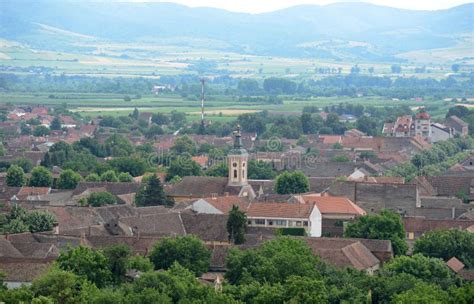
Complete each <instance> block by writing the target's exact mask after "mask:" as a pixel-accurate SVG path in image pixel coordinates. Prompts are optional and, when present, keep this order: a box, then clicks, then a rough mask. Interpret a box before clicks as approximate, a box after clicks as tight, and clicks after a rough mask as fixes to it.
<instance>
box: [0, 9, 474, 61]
mask: <svg viewBox="0 0 474 304" xmlns="http://www.w3.org/2000/svg"><path fill="white" fill-rule="evenodd" d="M473 16H474V4H466V5H462V6H458V7H454V8H452V9H448V10H440V11H410V10H402V9H396V8H389V7H383V6H376V5H371V4H364V3H339V4H333V5H327V6H316V5H303V6H295V7H291V8H288V9H283V10H279V11H275V12H271V13H263V14H255V15H252V14H245V13H234V12H229V11H225V10H221V9H213V8H189V7H186V6H182V5H177V4H171V3H123V2H113V1H112V2H81V3H77V2H66V1H61V2H59V1H46V0H39V1H34V2H30V3H25V2H24V1H2V2H1V3H0V23H1V27H0V37H2V38H8V39H13V40H19V41H22V42H27V43H30V44H33V45H34V44H37V43H40V44H42V45H43V44H45V45H47V43H44V41H41V39H39V37H41V31H40V30H39V29H40V28H39V26H38V25H37V23H41V24H45V25H48V26H52V27H55V28H58V29H61V30H65V31H71V32H75V33H79V34H84V35H89V36H94V37H98V38H101V39H108V40H117V41H131V42H133V41H143V40H149V41H152V40H158V41H159V39H160V38H166V37H192V38H204V39H215V40H221V41H223V42H225V43H226V44H227V45H229V48H230V49H232V50H235V51H240V52H249V53H255V54H277V55H301V56H305V55H323V56H329V57H331V56H337V54H338V52H342V53H344V52H349V53H353V54H354V56H361V57H364V56H369V57H370V56H380V57H383V56H390V55H392V54H396V53H399V52H403V51H410V50H417V49H427V48H440V47H448V46H451V45H454V44H455V43H456V41H457V39H458V36H459V35H460V34H463V33H471V34H472V31H473V25H472V24H473V22H474V20H473ZM44 39H51V36H47V37H45V38H44ZM44 39H43V40H44ZM182 39H186V38H182ZM328 40H330V41H332V40H337V43H338V45H335V44H334V43H333V42H329V43H327V41H328ZM315 41H324V42H326V44H324V45H317V44H315V43H314V42H315ZM348 41H362V42H365V43H367V44H368V45H366V46H359V47H354V46H353V45H351V44H349V43H348Z"/></svg>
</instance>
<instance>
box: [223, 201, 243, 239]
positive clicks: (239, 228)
mask: <svg viewBox="0 0 474 304" xmlns="http://www.w3.org/2000/svg"><path fill="white" fill-rule="evenodd" d="M226 226H227V234H228V235H229V240H230V241H231V242H233V243H234V244H242V243H244V242H245V230H246V228H247V216H246V215H245V213H244V212H242V211H241V210H240V209H239V207H237V206H235V205H234V206H232V209H231V210H230V212H229V218H228V219H227V225H226Z"/></svg>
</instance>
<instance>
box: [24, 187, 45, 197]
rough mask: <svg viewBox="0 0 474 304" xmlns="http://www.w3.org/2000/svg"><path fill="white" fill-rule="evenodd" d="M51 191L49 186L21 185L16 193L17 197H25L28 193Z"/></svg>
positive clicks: (40, 193) (35, 193) (38, 193)
mask: <svg viewBox="0 0 474 304" xmlns="http://www.w3.org/2000/svg"><path fill="white" fill-rule="evenodd" d="M50 191H51V188H49V187H21V189H20V191H18V193H17V194H16V196H17V197H18V198H19V199H22V198H26V197H28V196H30V195H46V194H48V193H49V192H50Z"/></svg>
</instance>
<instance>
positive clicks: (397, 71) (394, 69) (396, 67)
mask: <svg viewBox="0 0 474 304" xmlns="http://www.w3.org/2000/svg"><path fill="white" fill-rule="evenodd" d="M390 69H391V70H392V73H393V74H400V73H401V72H402V67H401V66H400V65H399V64H394V65H392V66H391V67H390Z"/></svg>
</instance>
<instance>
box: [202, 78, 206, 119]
mask: <svg viewBox="0 0 474 304" xmlns="http://www.w3.org/2000/svg"><path fill="white" fill-rule="evenodd" d="M205 82H206V80H205V79H204V78H201V124H202V125H204V83H205Z"/></svg>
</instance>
